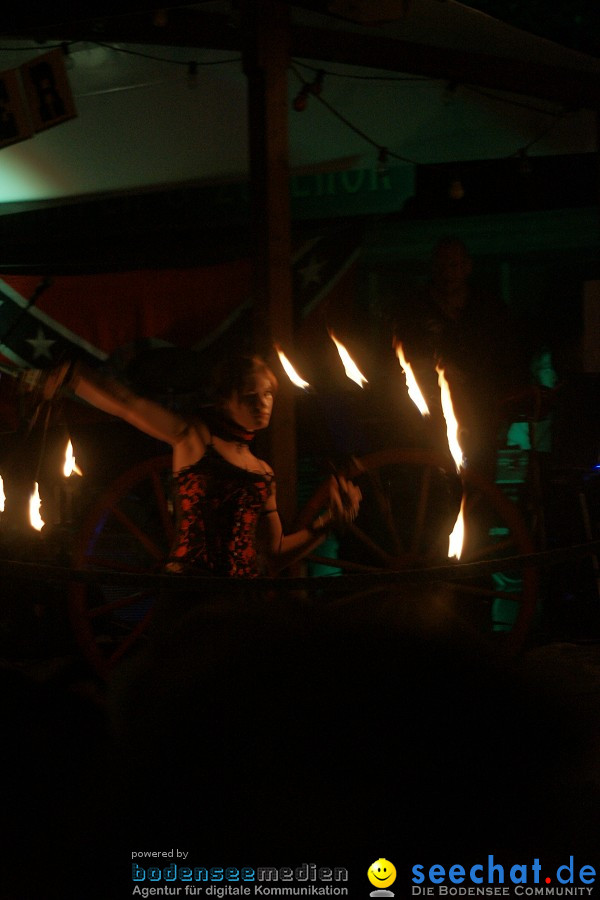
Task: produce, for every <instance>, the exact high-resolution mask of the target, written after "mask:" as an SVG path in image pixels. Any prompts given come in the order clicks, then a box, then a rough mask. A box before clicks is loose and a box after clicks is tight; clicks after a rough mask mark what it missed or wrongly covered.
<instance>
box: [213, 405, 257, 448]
mask: <svg viewBox="0 0 600 900" xmlns="http://www.w3.org/2000/svg"><path fill="white" fill-rule="evenodd" d="M208 425H209V428H210V430H211V432H212V433H213V434H214V435H216V436H217V437H219V438H221V439H222V440H224V441H234V442H235V443H236V444H246V446H249V445H250V444H251V443H252V441H253V440H254V432H253V431H248V430H247V429H246V428H242V426H241V425H238V423H237V422H234V421H233V419H228V418H226V417H225V416H224V415H222V414H220V413H216V414H215V416H214V418H213V417H212V416H211V420H210V421H209V422H208Z"/></svg>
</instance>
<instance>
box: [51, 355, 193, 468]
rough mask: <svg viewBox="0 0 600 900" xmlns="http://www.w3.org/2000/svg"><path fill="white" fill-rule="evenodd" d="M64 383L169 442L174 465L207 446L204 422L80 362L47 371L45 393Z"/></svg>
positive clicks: (105, 409) (189, 459) (187, 460)
mask: <svg viewBox="0 0 600 900" xmlns="http://www.w3.org/2000/svg"><path fill="white" fill-rule="evenodd" d="M62 386H64V387H68V388H69V389H70V390H71V391H72V392H73V393H74V394H75V395H76V396H77V397H80V398H81V399H82V400H85V401H87V402H88V403H90V404H91V405H92V406H94V407H96V409H100V410H102V411H103V412H106V413H108V414H109V415H112V416H117V418H119V419H122V420H123V421H125V422H128V423H129V424H130V425H133V426H134V427H135V428H138V429H139V430H140V431H143V432H144V433H145V434H148V435H150V437H154V438H157V439H158V440H160V441H164V442H165V443H167V444H170V445H171V446H172V447H173V451H174V455H173V467H174V468H175V469H178V468H181V467H182V466H185V465H189V464H190V463H192V462H195V461H196V460H197V459H199V458H200V456H202V454H203V452H204V450H205V439H204V435H203V434H202V431H203V426H201V424H196V423H195V424H194V425H191V423H190V422H189V421H188V420H187V419H185V418H183V416H180V415H179V414H178V413H176V412H173V411H172V410H169V409H167V408H166V407H164V406H161V404H160V403H156V402H155V401H154V400H149V399H148V398H147V397H142V396H140V395H139V394H136V393H134V391H132V390H130V389H129V388H128V387H127V386H126V385H124V384H122V383H121V382H119V381H117V380H116V379H114V378H107V377H104V376H101V375H99V374H98V373H96V372H92V371H91V370H89V369H87V368H85V367H84V366H82V365H80V364H76V365H74V366H73V365H71V364H67V363H66V364H65V365H64V366H59V367H58V368H57V369H55V370H53V371H52V372H51V373H49V374H48V375H47V377H46V380H45V384H44V388H43V391H44V395H45V396H46V397H51V396H52V395H53V394H54V393H56V391H57V390H58V389H59V388H60V387H62Z"/></svg>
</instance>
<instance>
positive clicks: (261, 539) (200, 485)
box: [30, 355, 361, 577]
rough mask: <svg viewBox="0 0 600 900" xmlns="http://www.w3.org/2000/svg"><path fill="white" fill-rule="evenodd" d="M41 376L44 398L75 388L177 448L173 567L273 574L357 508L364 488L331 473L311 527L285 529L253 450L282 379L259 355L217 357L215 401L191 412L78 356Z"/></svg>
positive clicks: (269, 478)
mask: <svg viewBox="0 0 600 900" xmlns="http://www.w3.org/2000/svg"><path fill="white" fill-rule="evenodd" d="M31 380H32V379H30V381H31ZM40 381H41V382H42V391H43V395H44V397H45V398H46V399H50V398H52V397H53V396H54V394H55V393H56V391H57V390H59V388H61V387H63V386H64V387H68V388H70V389H71V390H72V391H73V392H74V393H75V395H76V396H78V397H80V398H82V399H83V400H85V401H87V402H88V403H90V404H92V405H93V406H95V407H97V408H98V409H101V410H103V411H104V412H107V413H109V414H111V415H114V416H117V417H119V418H121V419H123V420H124V421H126V422H128V423H129V424H131V425H133V426H134V427H136V428H138V429H140V430H141V431H143V432H145V433H146V434H149V435H150V436H151V437H154V438H158V439H159V440H162V441H165V442H166V443H168V444H170V445H171V447H172V448H173V480H174V489H175V497H176V505H177V513H178V514H177V525H176V537H175V540H174V543H173V546H172V548H171V552H170V556H169V560H168V562H167V564H166V571H167V572H170V573H173V574H178V573H180V574H207V575H218V576H241V577H255V576H257V575H259V574H263V573H264V574H267V573H268V574H275V573H276V572H277V571H279V570H281V569H283V568H285V567H286V566H288V565H291V564H292V563H293V562H296V561H298V560H299V559H301V558H302V557H303V556H305V555H306V554H307V553H309V552H310V551H311V550H313V549H314V548H315V547H317V546H318V545H319V544H321V543H322V542H323V540H324V539H325V537H326V534H327V532H328V531H329V529H330V528H331V527H338V526H339V527H343V526H344V525H345V524H347V523H348V522H350V521H352V520H353V519H354V518H355V516H356V514H357V512H358V507H359V503H360V499H361V494H360V490H359V488H358V487H357V486H356V485H355V484H353V483H352V482H350V481H347V480H346V479H345V478H344V477H343V476H337V477H332V478H331V479H330V481H329V498H328V499H329V502H328V507H327V510H326V511H325V512H324V513H323V514H321V515H319V516H318V517H317V519H316V520H315V521H314V522H313V523H312V524H311V525H310V527H308V528H303V529H301V530H300V531H297V532H295V533H293V534H287V535H286V534H284V531H283V526H282V523H281V520H280V518H279V513H278V511H277V500H276V491H275V475H274V473H273V470H272V469H271V467H270V466H269V465H268V463H266V462H265V461H264V460H262V459H259V458H258V457H257V456H255V455H254V453H253V452H252V441H253V439H254V437H255V435H256V433H257V432H258V431H261V430H262V429H265V428H267V426H268V425H269V422H270V419H271V413H272V410H273V402H274V398H275V394H276V392H277V378H276V377H275V375H274V374H273V372H272V371H271V369H270V368H269V367H268V365H267V364H266V362H265V361H264V360H263V359H262V358H261V357H259V356H256V355H235V356H232V357H231V358H230V359H228V360H225V361H223V362H222V363H221V364H219V365H218V366H217V367H216V370H215V372H214V375H213V386H212V395H213V399H214V402H213V404H212V405H211V406H208V407H206V408H204V409H202V410H201V411H199V412H198V413H197V414H194V415H189V416H188V415H182V414H180V413H178V412H175V411H173V410H171V409H168V408H167V407H165V406H162V405H161V404H159V403H156V402H155V401H154V400H151V399H148V398H146V397H144V396H141V395H138V394H136V393H134V392H133V391H132V390H130V389H129V388H128V387H127V386H125V385H124V384H123V383H121V382H118V381H116V380H113V379H108V378H102V377H100V376H98V375H97V374H95V373H92V372H89V371H87V370H85V369H84V368H83V367H81V366H80V365H79V364H72V363H65V364H63V365H61V366H59V367H58V368H56V369H52V370H51V371H50V372H46V371H44V372H41V373H40ZM263 560H264V563H263Z"/></svg>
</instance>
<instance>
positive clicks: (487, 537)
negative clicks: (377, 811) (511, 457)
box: [297, 448, 538, 651]
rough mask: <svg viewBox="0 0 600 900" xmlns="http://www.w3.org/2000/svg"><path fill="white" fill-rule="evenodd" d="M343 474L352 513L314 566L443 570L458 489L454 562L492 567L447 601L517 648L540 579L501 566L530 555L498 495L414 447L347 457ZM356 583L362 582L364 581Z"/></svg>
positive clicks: (520, 524) (307, 514)
mask: <svg viewBox="0 0 600 900" xmlns="http://www.w3.org/2000/svg"><path fill="white" fill-rule="evenodd" d="M345 474H347V476H348V477H351V478H354V479H355V480H356V481H357V483H358V484H359V485H360V487H361V490H362V493H363V501H362V504H361V509H360V512H359V516H358V518H357V519H356V521H355V523H354V524H353V525H352V526H350V528H349V529H348V530H347V531H346V533H345V534H344V535H342V536H341V538H340V539H339V546H338V547H337V553H336V555H335V556H334V557H332V556H325V555H318V551H317V553H316V554H313V555H312V556H311V559H312V560H313V562H316V563H318V564H320V565H324V566H326V567H331V568H334V569H335V568H337V569H339V570H341V572H342V573H343V574H350V573H352V572H357V573H359V572H363V573H369V572H376V573H381V572H382V570H383V571H384V572H385V571H386V570H390V571H402V570H413V569H417V570H420V569H427V568H431V567H434V566H435V567H437V566H445V565H450V561H449V560H448V537H449V534H450V532H451V530H452V528H453V525H454V522H455V520H456V516H457V513H458V510H459V508H460V502H461V498H462V495H463V492H464V495H465V520H466V521H465V544H464V548H463V552H462V555H461V558H460V562H461V563H469V562H482V563H486V561H488V562H490V563H491V562H492V561H493V560H499V564H498V568H497V570H496V569H495V567H494V571H490V572H489V573H486V574H484V575H482V576H481V577H479V578H477V579H476V580H472V579H466V578H465V579H463V580H456V579H454V578H453V579H452V581H451V582H448V584H449V585H450V588H449V590H448V592H447V596H451V600H452V605H453V609H454V610H456V609H459V610H460V614H461V616H462V617H463V618H464V619H465V620H467V621H468V622H469V625H470V627H475V628H476V629H477V630H478V631H479V632H480V633H488V632H489V633H490V634H496V635H500V634H501V635H502V641H503V643H504V645H505V646H506V647H507V648H508V649H509V650H511V651H516V650H517V649H519V647H520V646H521V645H522V644H523V642H524V641H525V639H526V637H527V634H528V632H529V630H530V628H531V625H532V622H533V620H534V617H535V613H536V607H537V600H538V572H537V570H536V569H535V568H534V567H533V566H528V567H525V568H523V569H522V571H521V570H517V569H516V568H515V567H514V564H513V566H512V567H511V565H510V562H509V561H508V560H509V558H510V557H515V556H520V555H526V554H529V553H533V551H534V549H535V548H534V543H533V540H532V538H531V535H530V533H529V531H528V529H527V526H526V524H525V521H524V519H523V517H522V515H521V513H520V512H519V509H518V508H517V506H516V505H515V504H514V503H513V502H512V501H511V500H510V499H509V498H508V497H507V496H506V495H505V494H504V493H503V492H502V491H501V490H500V488H498V487H497V485H496V484H493V483H492V482H490V481H489V480H488V479H486V478H484V477H483V476H481V475H480V474H478V473H477V472H476V471H474V470H471V469H466V470H465V471H464V473H462V475H461V477H460V478H459V476H458V475H457V474H456V471H455V468H454V464H453V463H452V460H451V459H450V458H449V457H448V458H447V457H445V456H444V455H442V454H440V453H438V452H436V451H434V450H423V449H417V448H410V449H402V448H400V449H387V450H381V451H377V452H374V453H370V454H368V455H366V456H363V457H362V458H361V459H358V460H355V461H354V462H353V463H352V464H351V465H350V466H349V467H348V470H347V472H346V473H345ZM326 496H327V484H326V483H324V484H323V485H321V487H320V488H319V489H318V490H317V491H316V492H315V494H314V495H313V497H312V498H311V500H310V501H309V502H308V504H307V505H306V507H305V508H304V509H303V511H302V512H301V514H300V516H299V518H298V523H297V524H298V525H299V526H302V525H307V524H308V523H310V522H311V521H312V520H313V519H314V518H315V516H317V515H318V513H319V511H320V510H321V509H322V507H323V505H324V503H325V502H326ZM503 558H505V559H506V560H507V562H506V564H505V565H504V564H503V563H502V562H501V560H502V559H503ZM484 568H487V567H484ZM491 568H492V567H491V566H490V569H491ZM361 581H362V582H367V585H368V578H367V579H361ZM391 584H392V580H390V583H389V584H387V585H385V579H384V581H383V583H382V582H378V586H376V587H374V588H369V587H368V586H367V587H366V588H365V586H364V585H363V587H362V588H358V587H357V591H356V594H354V592H352V594H351V595H350V596H349V597H345V598H344V602H346V601H347V600H348V599H352V597H358V596H361V592H362V594H363V595H364V593H365V590H366V592H367V593H368V594H369V595H371V594H374V593H380V592H389V590H390V586H391Z"/></svg>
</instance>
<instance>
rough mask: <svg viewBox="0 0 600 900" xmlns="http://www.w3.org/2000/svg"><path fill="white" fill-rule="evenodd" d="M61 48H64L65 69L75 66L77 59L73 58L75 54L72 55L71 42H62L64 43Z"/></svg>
mask: <svg viewBox="0 0 600 900" xmlns="http://www.w3.org/2000/svg"><path fill="white" fill-rule="evenodd" d="M60 49H61V50H62V53H63V57H64V62H65V69H73V68H75V60H74V59H73V56H72V55H71V48H70V46H69V44H68V43H67V41H63V42H62V44H61V45H60Z"/></svg>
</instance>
